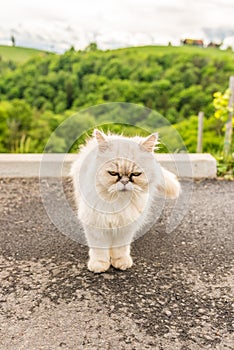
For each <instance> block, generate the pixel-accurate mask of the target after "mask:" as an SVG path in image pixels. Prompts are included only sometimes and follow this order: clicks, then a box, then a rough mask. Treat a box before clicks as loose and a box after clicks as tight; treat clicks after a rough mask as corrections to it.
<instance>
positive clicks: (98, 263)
mask: <svg viewBox="0 0 234 350" xmlns="http://www.w3.org/2000/svg"><path fill="white" fill-rule="evenodd" d="M109 267H110V263H109V261H102V260H89V262H88V269H89V271H91V272H94V273H101V272H105V271H107V270H108V269H109Z"/></svg>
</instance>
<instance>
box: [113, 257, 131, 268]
mask: <svg viewBox="0 0 234 350" xmlns="http://www.w3.org/2000/svg"><path fill="white" fill-rule="evenodd" d="M132 264H133V261H132V258H131V256H130V255H128V256H121V257H120V258H117V259H113V258H112V259H111V265H112V266H113V267H115V268H116V269H119V270H127V269H129V268H130V267H132Z"/></svg>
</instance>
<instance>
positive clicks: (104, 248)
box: [71, 130, 180, 273]
mask: <svg viewBox="0 0 234 350" xmlns="http://www.w3.org/2000/svg"><path fill="white" fill-rule="evenodd" d="M156 144H157V135H156V134H152V135H150V136H149V137H148V138H141V137H134V138H127V137H123V136H118V135H108V136H107V135H105V134H103V133H101V132H100V131H98V130H95V131H94V137H93V138H92V139H90V140H89V141H88V142H87V144H86V145H85V146H84V147H83V148H82V150H81V151H80V153H79V154H78V157H77V160H76V162H75V163H74V164H73V166H72V170H71V175H72V177H73V183H74V189H75V198H76V201H77V207H78V218H79V219H80V221H81V223H82V225H83V228H84V231H85V235H86V239H87V243H88V245H89V248H90V249H89V258H90V259H89V262H88V268H89V270H90V271H93V272H96V273H99V272H104V271H106V270H107V269H108V268H109V267H110V265H112V266H114V267H115V268H118V269H121V270H125V269H127V268H130V267H131V266H132V258H131V256H130V244H131V242H132V240H133V237H134V235H135V234H136V232H137V231H138V230H140V229H141V227H142V226H143V225H144V224H145V223H146V222H147V219H148V215H149V212H150V208H151V206H152V203H153V200H154V198H155V196H156V195H157V194H158V193H161V194H163V195H165V196H166V197H168V198H177V197H178V196H179V193H180V184H179V182H178V181H177V179H176V177H175V175H174V174H172V173H171V172H169V171H167V170H165V169H163V168H162V167H160V166H159V165H158V163H157V162H156V160H155V157H154V153H153V152H154V148H155V145H156ZM117 171H118V172H119V174H120V175H115V176H112V175H110V172H113V173H115V172H117ZM133 173H134V174H136V176H132V177H131V175H130V174H133ZM138 174H140V175H138ZM120 176H121V179H120V180H119V177H120ZM129 179H131V180H129ZM118 180H119V181H118Z"/></svg>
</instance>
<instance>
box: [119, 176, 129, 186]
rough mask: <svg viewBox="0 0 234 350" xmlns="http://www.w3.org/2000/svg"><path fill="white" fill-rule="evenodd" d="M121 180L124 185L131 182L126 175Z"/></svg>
mask: <svg viewBox="0 0 234 350" xmlns="http://www.w3.org/2000/svg"><path fill="white" fill-rule="evenodd" d="M120 182H121V184H123V185H127V183H128V182H129V179H128V178H126V177H125V178H123V179H121V180H120Z"/></svg>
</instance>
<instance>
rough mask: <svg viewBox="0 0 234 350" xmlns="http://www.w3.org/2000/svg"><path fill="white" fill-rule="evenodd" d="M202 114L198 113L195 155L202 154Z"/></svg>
mask: <svg viewBox="0 0 234 350" xmlns="http://www.w3.org/2000/svg"><path fill="white" fill-rule="evenodd" d="M203 119H204V112H199V113H198V133H197V153H202V134H203Z"/></svg>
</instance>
